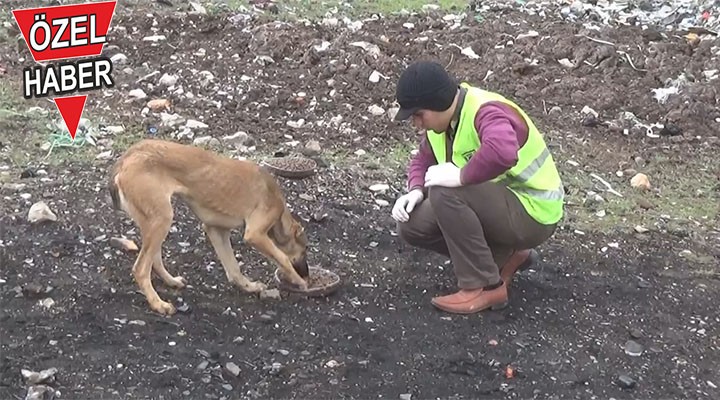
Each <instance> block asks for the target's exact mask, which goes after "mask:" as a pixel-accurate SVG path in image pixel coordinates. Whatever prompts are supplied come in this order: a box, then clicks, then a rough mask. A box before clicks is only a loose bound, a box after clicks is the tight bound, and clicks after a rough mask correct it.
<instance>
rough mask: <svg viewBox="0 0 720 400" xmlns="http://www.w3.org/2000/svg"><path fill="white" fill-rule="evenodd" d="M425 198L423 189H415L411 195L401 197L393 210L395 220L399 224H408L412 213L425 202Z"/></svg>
mask: <svg viewBox="0 0 720 400" xmlns="http://www.w3.org/2000/svg"><path fill="white" fill-rule="evenodd" d="M424 197H425V196H424V195H423V192H422V190H421V189H413V190H411V191H410V193H406V194H404V195H402V196H400V197H399V198H398V199H397V201H395V205H394V206H393V209H392V217H393V219H394V220H395V221H398V222H408V220H409V219H410V213H411V212H412V210H414V209H415V206H417V205H418V204H420V202H421V201H423V198H424Z"/></svg>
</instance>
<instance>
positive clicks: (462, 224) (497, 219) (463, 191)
mask: <svg viewBox="0 0 720 400" xmlns="http://www.w3.org/2000/svg"><path fill="white" fill-rule="evenodd" d="M555 227H556V224H553V225H542V224H539V223H538V222H536V221H535V220H534V219H532V217H530V216H529V215H528V214H527V212H526V211H525V209H524V208H523V206H522V203H520V201H519V200H518V199H517V197H516V196H515V195H514V194H513V193H512V192H510V190H508V189H507V188H505V186H502V185H500V184H496V183H492V182H485V183H481V184H478V185H469V186H461V187H457V188H446V187H438V186H434V187H431V188H429V190H428V191H427V195H426V198H425V199H424V200H423V202H422V203H420V204H419V205H418V206H416V207H415V209H414V210H413V212H412V213H411V214H410V220H408V221H407V222H405V223H398V234H399V236H400V237H401V238H402V239H403V240H404V241H406V242H408V243H409V244H411V245H413V246H417V247H421V248H424V249H428V250H432V251H435V252H437V253H440V254H444V255H446V256H448V257H450V260H451V261H452V264H453V268H454V271H455V277H456V278H457V281H458V287H460V288H461V289H476V288H480V287H485V286H488V285H495V284H497V283H499V282H500V275H499V272H500V268H501V267H502V265H503V264H504V263H505V262H506V261H507V260H508V258H509V257H510V255H511V254H512V252H513V251H515V250H522V249H531V248H533V247H536V246H538V245H540V244H541V243H543V242H544V241H546V240H547V239H549V238H550V236H552V234H553V233H554V232H555Z"/></svg>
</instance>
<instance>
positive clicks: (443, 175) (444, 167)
mask: <svg viewBox="0 0 720 400" xmlns="http://www.w3.org/2000/svg"><path fill="white" fill-rule="evenodd" d="M460 185H462V183H461V182H460V168H458V167H457V166H455V164H453V163H449V162H448V163H443V164H439V165H433V166H432V167H430V168H428V170H427V172H426V173H425V186H445V187H458V186H460Z"/></svg>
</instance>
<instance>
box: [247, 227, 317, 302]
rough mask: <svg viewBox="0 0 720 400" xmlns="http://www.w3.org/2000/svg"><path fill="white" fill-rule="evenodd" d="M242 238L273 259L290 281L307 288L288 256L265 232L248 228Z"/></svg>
mask: <svg viewBox="0 0 720 400" xmlns="http://www.w3.org/2000/svg"><path fill="white" fill-rule="evenodd" d="M244 239H245V241H246V242H247V243H248V244H250V245H251V246H253V247H254V248H255V249H257V250H258V251H259V252H260V253H262V254H263V255H264V256H265V257H267V258H268V259H270V260H274V261H275V262H276V263H277V265H278V266H279V267H280V268H282V269H283V271H284V272H285V276H287V277H289V278H290V281H291V282H292V283H294V284H295V285H297V286H299V287H300V288H301V289H302V290H307V282H306V281H305V280H304V279H303V278H302V277H301V276H300V275H299V274H298V273H297V271H295V268H293V266H292V262H291V261H290V258H288V256H287V255H285V253H283V252H282V251H281V250H280V249H278V248H277V246H275V243H273V241H272V240H271V239H270V237H268V235H267V232H261V231H257V230H251V229H248V230H246V231H245V236H244Z"/></svg>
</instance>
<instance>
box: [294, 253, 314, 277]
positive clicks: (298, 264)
mask: <svg viewBox="0 0 720 400" xmlns="http://www.w3.org/2000/svg"><path fill="white" fill-rule="evenodd" d="M292 266H293V268H294V269H295V272H297V273H298V275H300V277H301V278H307V277H308V276H309V275H310V270H309V269H308V264H307V259H306V258H305V257H303V258H301V259H299V260H296V261H294V262H293V265H292Z"/></svg>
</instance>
